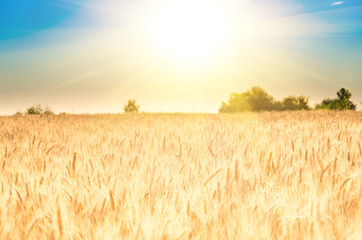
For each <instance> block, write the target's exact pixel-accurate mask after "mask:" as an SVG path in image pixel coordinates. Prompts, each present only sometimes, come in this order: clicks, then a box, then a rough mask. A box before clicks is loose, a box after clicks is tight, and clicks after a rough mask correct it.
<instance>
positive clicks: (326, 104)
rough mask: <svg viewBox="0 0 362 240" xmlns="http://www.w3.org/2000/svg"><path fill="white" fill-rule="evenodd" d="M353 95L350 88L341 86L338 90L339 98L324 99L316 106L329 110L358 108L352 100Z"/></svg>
mask: <svg viewBox="0 0 362 240" xmlns="http://www.w3.org/2000/svg"><path fill="white" fill-rule="evenodd" d="M351 97H352V93H351V92H350V91H349V90H347V89H345V88H341V89H340V90H339V91H338V92H337V98H334V99H330V98H327V99H324V100H323V101H322V102H321V103H319V104H317V105H316V106H315V108H316V109H329V110H347V109H350V110H356V105H355V104H354V103H353V102H351V100H350V98H351Z"/></svg>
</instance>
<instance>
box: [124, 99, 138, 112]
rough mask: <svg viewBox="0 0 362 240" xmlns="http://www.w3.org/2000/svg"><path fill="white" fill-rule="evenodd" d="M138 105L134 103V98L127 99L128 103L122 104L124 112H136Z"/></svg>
mask: <svg viewBox="0 0 362 240" xmlns="http://www.w3.org/2000/svg"><path fill="white" fill-rule="evenodd" d="M139 108H140V106H139V105H137V104H136V100H133V99H129V100H128V103H127V104H125V105H124V107H123V110H124V112H125V113H138V111H139Z"/></svg>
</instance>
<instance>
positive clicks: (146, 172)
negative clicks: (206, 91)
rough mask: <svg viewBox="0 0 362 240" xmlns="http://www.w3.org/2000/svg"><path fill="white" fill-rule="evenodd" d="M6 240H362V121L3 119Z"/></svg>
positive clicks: (297, 116)
mask: <svg viewBox="0 0 362 240" xmlns="http://www.w3.org/2000/svg"><path fill="white" fill-rule="evenodd" d="M0 149H1V152H0V172H1V175H0V180H1V189H0V192H1V194H0V239H346V240H347V239H348V240H349V239H356V240H357V239H362V221H361V220H362V200H361V199H362V184H361V180H362V173H361V166H362V112H349V111H346V112H339V111H338V112H329V111H319V112H317V111H308V112H264V113H245V114H230V115H228V114H225V115H224V114H119V115H59V116H23V117H21V116H12V117H0Z"/></svg>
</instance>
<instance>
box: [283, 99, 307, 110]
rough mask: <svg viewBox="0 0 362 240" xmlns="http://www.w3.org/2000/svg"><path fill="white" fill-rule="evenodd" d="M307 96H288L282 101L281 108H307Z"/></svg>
mask: <svg viewBox="0 0 362 240" xmlns="http://www.w3.org/2000/svg"><path fill="white" fill-rule="evenodd" d="M308 101H309V99H308V97H305V96H299V97H295V96H289V97H286V98H284V99H283V101H282V110H303V109H304V110H308V109H309V105H308Z"/></svg>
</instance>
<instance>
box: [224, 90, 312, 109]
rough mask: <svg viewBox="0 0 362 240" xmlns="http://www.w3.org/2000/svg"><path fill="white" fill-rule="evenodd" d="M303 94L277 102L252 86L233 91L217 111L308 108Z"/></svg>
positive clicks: (306, 99)
mask: <svg viewBox="0 0 362 240" xmlns="http://www.w3.org/2000/svg"><path fill="white" fill-rule="evenodd" d="M308 100H309V99H308V98H307V97H305V96H299V97H295V96H289V97H286V98H284V99H283V101H281V102H278V101H276V100H274V98H273V97H272V96H270V95H269V94H268V93H267V92H266V91H265V90H264V89H262V88H261V87H253V88H251V89H250V90H249V91H246V92H244V93H240V94H238V93H233V94H231V95H230V98H229V100H228V103H225V102H223V103H222V104H221V107H220V109H219V112H244V111H270V110H278V111H281V110H302V109H306V110H307V109H310V108H309V106H308Z"/></svg>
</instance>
